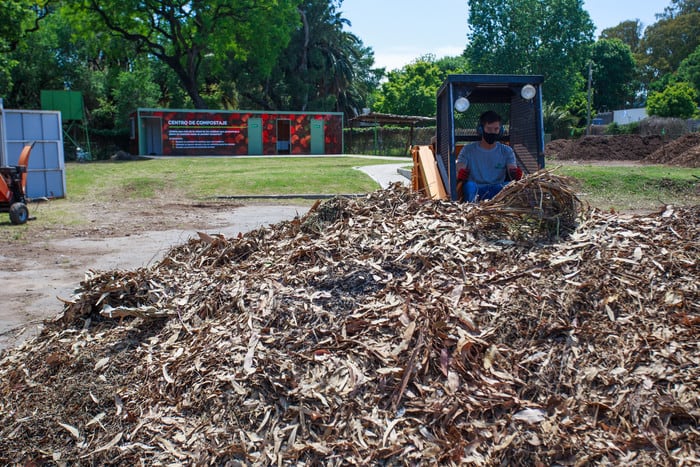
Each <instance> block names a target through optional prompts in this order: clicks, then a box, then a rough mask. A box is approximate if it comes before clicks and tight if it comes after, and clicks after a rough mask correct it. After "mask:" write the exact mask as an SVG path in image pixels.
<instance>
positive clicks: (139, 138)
mask: <svg viewBox="0 0 700 467" xmlns="http://www.w3.org/2000/svg"><path fill="white" fill-rule="evenodd" d="M130 151H131V152H132V154H140V155H153V156H209V155H219V156H224V155H225V156H232V155H277V154H298V155H308V154H342V153H343V113H342V112H267V111H255V110H231V111H225V110H191V109H189V110H172V109H146V108H140V109H138V110H137V111H136V112H135V113H133V114H132V116H131V147H130Z"/></svg>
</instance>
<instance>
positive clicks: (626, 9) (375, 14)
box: [340, 0, 671, 71]
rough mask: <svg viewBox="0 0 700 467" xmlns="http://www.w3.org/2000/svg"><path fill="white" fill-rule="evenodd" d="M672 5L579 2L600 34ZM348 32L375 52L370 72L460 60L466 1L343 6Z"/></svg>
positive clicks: (647, 19) (368, 0)
mask: <svg viewBox="0 0 700 467" xmlns="http://www.w3.org/2000/svg"><path fill="white" fill-rule="evenodd" d="M670 4H671V0H584V2H583V8H584V9H585V10H586V11H588V14H589V15H590V17H591V20H592V21H593V24H595V26H596V33H595V36H596V38H597V37H598V35H599V34H600V31H602V30H603V29H606V28H609V27H612V26H617V25H618V24H620V23H621V22H622V21H626V20H635V19H638V20H639V21H640V22H641V23H642V26H643V27H646V26H649V25H651V24H654V23H655V22H656V14H657V13H662V12H663V10H664V8H666V7H667V6H669V5H670ZM340 11H341V12H342V13H343V14H342V16H343V17H344V18H345V19H347V20H349V21H350V22H351V23H352V25H351V26H350V27H349V28H347V29H348V30H349V31H351V32H352V33H353V34H355V35H356V36H358V37H359V38H360V39H361V40H362V42H363V43H364V45H365V46H368V47H371V48H372V50H374V61H375V67H377V68H381V67H385V68H386V69H387V71H391V70H394V69H397V68H402V67H403V66H404V65H407V64H409V63H411V62H412V61H414V60H415V59H416V58H418V57H420V56H423V55H426V54H433V55H435V57H436V58H441V57H444V56H455V55H460V54H461V53H462V52H463V51H464V47H465V46H466V44H467V18H468V16H469V15H468V11H467V0H343V4H342V6H341V8H340Z"/></svg>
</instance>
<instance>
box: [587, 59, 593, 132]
mask: <svg viewBox="0 0 700 467" xmlns="http://www.w3.org/2000/svg"><path fill="white" fill-rule="evenodd" d="M591 81H593V62H592V61H589V62H588V106H587V107H588V116H587V119H586V135H590V134H591Z"/></svg>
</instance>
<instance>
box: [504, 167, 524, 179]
mask: <svg viewBox="0 0 700 467" xmlns="http://www.w3.org/2000/svg"><path fill="white" fill-rule="evenodd" d="M508 173H509V175H510V179H511V180H520V179H521V178H523V169H521V168H520V167H516V168H514V169H509V170H508Z"/></svg>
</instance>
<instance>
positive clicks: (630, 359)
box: [0, 173, 700, 465]
mask: <svg viewBox="0 0 700 467" xmlns="http://www.w3.org/2000/svg"><path fill="white" fill-rule="evenodd" d="M699 226H700V207H699V206H695V207H690V208H673V207H670V206H668V207H666V208H664V209H662V210H660V211H659V212H658V213H656V214H653V215H647V216H643V217H642V216H638V217H632V216H622V215H618V214H615V213H603V212H598V211H591V210H589V209H587V208H585V207H583V206H581V205H580V203H579V202H578V200H577V199H576V197H575V196H574V195H572V194H571V190H570V189H569V188H568V186H567V183H566V180H564V179H559V178H557V177H555V176H554V175H552V174H547V173H544V174H536V176H533V177H527V178H526V179H524V180H522V181H520V182H518V183H515V184H511V185H510V186H509V187H508V188H507V189H506V190H504V192H502V193H501V194H500V195H499V197H497V198H496V199H494V200H492V201H490V202H487V203H483V204H481V205H470V204H459V203H451V202H442V201H430V200H426V199H425V198H423V197H421V196H419V195H416V194H414V193H410V192H409V191H408V190H407V189H404V188H401V187H399V186H394V187H392V188H390V189H387V190H380V191H377V192H374V193H371V194H369V195H368V196H367V197H365V198H362V199H345V198H334V199H331V200H329V201H327V202H325V203H323V204H319V205H317V206H314V207H313V208H312V209H311V210H310V211H309V212H308V213H307V214H306V215H305V216H304V217H303V218H299V219H295V220H294V221H292V222H284V223H280V224H277V225H274V226H271V227H268V228H263V229H259V230H256V231H253V232H250V233H248V234H245V235H241V236H239V237H238V238H224V237H222V236H216V235H207V234H200V236H199V238H197V239H192V240H190V241H189V242H188V243H187V244H184V245H181V246H179V247H177V248H174V249H173V250H171V251H170V252H169V254H168V255H167V256H166V257H165V258H164V259H163V260H162V261H161V262H160V263H158V264H156V265H153V266H152V267H149V268H142V269H137V270H132V271H123V270H116V271H105V272H93V271H90V272H89V273H88V274H87V276H86V278H85V280H84V282H83V283H82V288H81V290H80V291H79V293H78V294H77V295H75V296H74V297H72V299H71V300H70V301H68V302H67V303H66V304H65V307H64V309H63V313H62V314H61V315H60V316H59V317H58V318H57V319H56V320H55V321H53V322H51V323H47V326H46V328H45V330H44V331H43V332H42V334H41V335H40V336H38V337H37V338H36V339H34V340H33V341H31V342H28V343H27V344H25V345H24V346H22V347H21V348H17V349H12V350H8V351H6V352H4V353H3V354H2V355H0V462H2V463H3V464H11V463H21V464H26V465H41V464H52V465H104V464H111V465H114V464H119V465H164V464H170V465H177V464H197V465H320V464H323V465H346V464H350V465H352V464H357V465H368V464H370V465H371V464H374V465H416V464H442V465H461V464H474V465H590V464H604V465H605V464H616V465H691V464H696V463H697V462H699V461H700V428H699V427H698V420H699V419H700V392H699V389H700V388H699V385H700V383H699V382H700V343H699V342H700V341H699V339H698V335H699V332H698V331H699V330H700V291H699V289H698V277H699V274H698V272H699V271H698V269H699V267H698V258H700V227H699Z"/></svg>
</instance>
